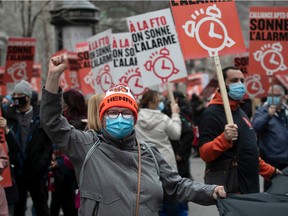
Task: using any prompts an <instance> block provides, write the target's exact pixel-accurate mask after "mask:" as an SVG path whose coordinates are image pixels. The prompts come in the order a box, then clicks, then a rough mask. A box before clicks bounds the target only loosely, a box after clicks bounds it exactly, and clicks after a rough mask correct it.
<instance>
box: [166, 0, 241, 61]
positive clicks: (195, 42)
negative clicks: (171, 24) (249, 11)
mask: <svg viewBox="0 0 288 216" xmlns="http://www.w3.org/2000/svg"><path fill="white" fill-rule="evenodd" d="M191 2H194V3H193V4H190V3H191ZM210 2H211V3H210ZM170 5H171V9H172V12H173V17H174V20H175V23H176V28H177V32H178V35H179V40H180V44H181V48H182V52H183V55H184V58H185V59H194V58H203V57H208V56H209V57H211V56H221V55H227V54H235V53H241V52H245V46H244V40H243V36H242V31H241V27H240V22H239V19H238V14H237V10H236V6H235V2H234V1H232V0H231V1H227V0H225V1H221V0H220V1H217V2H215V1H205V2H204V1H202V2H201V4H200V1H199V2H198V3H197V2H196V1H177V0H171V1H170Z"/></svg>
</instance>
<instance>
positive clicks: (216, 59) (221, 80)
mask: <svg viewBox="0 0 288 216" xmlns="http://www.w3.org/2000/svg"><path fill="white" fill-rule="evenodd" d="M214 63H215V66H216V73H217V78H218V83H219V87H220V93H221V96H222V100H223V104H224V110H225V115H226V119H227V123H228V124H233V117H232V113H231V108H230V104H229V99H228V95H227V90H226V86H225V81H224V77H223V74H222V68H221V63H220V59H219V56H214Z"/></svg>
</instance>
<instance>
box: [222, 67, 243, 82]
mask: <svg viewBox="0 0 288 216" xmlns="http://www.w3.org/2000/svg"><path fill="white" fill-rule="evenodd" d="M229 70H240V69H239V68H238V67H235V66H228V67H225V68H224V69H222V73H223V78H224V80H226V78H227V72H228V71H229ZM240 71H241V70H240Z"/></svg>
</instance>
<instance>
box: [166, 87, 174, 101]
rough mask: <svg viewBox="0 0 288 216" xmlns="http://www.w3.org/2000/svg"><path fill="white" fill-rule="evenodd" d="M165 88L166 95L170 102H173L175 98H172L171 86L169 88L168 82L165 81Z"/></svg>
mask: <svg viewBox="0 0 288 216" xmlns="http://www.w3.org/2000/svg"><path fill="white" fill-rule="evenodd" d="M166 88H167V90H168V96H169V99H170V102H171V104H175V103H176V102H175V98H174V95H173V92H172V88H171V84H170V82H167V83H166Z"/></svg>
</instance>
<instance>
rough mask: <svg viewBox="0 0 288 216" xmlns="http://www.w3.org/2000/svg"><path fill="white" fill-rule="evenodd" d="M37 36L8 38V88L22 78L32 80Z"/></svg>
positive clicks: (6, 66) (6, 76)
mask: <svg viewBox="0 0 288 216" xmlns="http://www.w3.org/2000/svg"><path fill="white" fill-rule="evenodd" d="M35 46H36V39H35V38H8V47H7V53H6V65H5V74H4V81H5V83H6V87H7V90H9V89H12V88H13V87H14V85H15V84H16V83H18V82H20V81H21V80H27V81H28V82H30V81H31V78H32V69H33V62H34V55H35Z"/></svg>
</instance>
